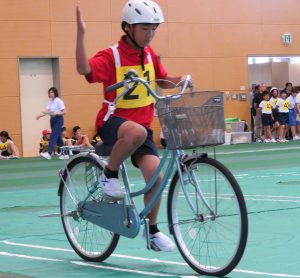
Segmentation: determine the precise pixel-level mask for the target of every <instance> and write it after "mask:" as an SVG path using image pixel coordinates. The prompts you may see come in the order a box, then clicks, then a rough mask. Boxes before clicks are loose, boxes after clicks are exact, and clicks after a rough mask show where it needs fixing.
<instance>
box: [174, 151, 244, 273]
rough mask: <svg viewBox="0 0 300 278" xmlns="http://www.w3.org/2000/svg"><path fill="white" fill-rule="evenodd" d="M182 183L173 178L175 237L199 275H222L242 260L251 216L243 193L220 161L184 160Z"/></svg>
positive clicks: (205, 159)
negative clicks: (184, 169)
mask: <svg viewBox="0 0 300 278" xmlns="http://www.w3.org/2000/svg"><path fill="white" fill-rule="evenodd" d="M185 166H186V171H185V172H184V174H183V180H184V184H183V185H182V184H181V182H180V178H179V175H178V173H176V174H175V176H174V178H173V180H172V182H171V186H170V192H169V196H168V219H169V225H170V230H171V233H172V234H173V236H174V239H175V242H176V244H177V247H178V249H179V251H180V253H181V254H182V256H183V258H184V259H185V261H186V262H187V263H188V264H189V265H190V266H191V267H192V268H193V269H194V270H195V271H196V272H198V273H199V274H204V275H215V276H223V275H226V274H228V273H229V272H230V271H232V270H233V268H234V267H235V266H236V265H237V264H238V262H239V261H240V259H241V257H242V255H243V253H244V250H245V246H246V242H247V235H248V218H247V210H246V205H245V201H244V197H243V194H242V191H241V189H240V187H239V185H238V183H237V181H236V179H235V178H234V176H233V175H232V174H231V173H230V171H229V170H228V169H227V168H226V167H225V166H224V165H222V164H221V163H220V162H218V161H216V160H214V159H211V158H208V157H201V158H200V157H199V158H197V159H191V160H189V161H187V162H186V164H185Z"/></svg>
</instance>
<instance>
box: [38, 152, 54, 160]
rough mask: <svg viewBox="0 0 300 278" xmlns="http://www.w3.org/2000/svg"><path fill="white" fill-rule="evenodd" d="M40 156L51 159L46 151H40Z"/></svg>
mask: <svg viewBox="0 0 300 278" xmlns="http://www.w3.org/2000/svg"><path fill="white" fill-rule="evenodd" d="M40 156H42V157H44V158H46V159H48V160H50V159H51V155H50V154H49V153H48V152H44V153H40Z"/></svg>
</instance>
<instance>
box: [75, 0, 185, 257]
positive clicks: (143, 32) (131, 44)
mask: <svg viewBox="0 0 300 278" xmlns="http://www.w3.org/2000/svg"><path fill="white" fill-rule="evenodd" d="M163 22H164V17H163V13H162V11H161V9H160V7H159V6H158V5H157V4H156V3H155V2H153V1H150V0H144V1H140V0H131V1H128V2H127V3H126V4H125V6H124V9H123V16H122V30H123V31H124V32H125V35H124V36H122V37H121V39H120V40H119V42H118V44H117V45H115V46H113V47H111V48H108V49H105V50H102V51H99V52H98V53H97V54H96V55H95V56H94V57H92V58H91V59H89V60H88V58H87V54H86V50H85V43H84V36H85V31H86V27H85V23H84V21H83V19H82V17H81V12H80V9H79V6H77V45H76V62H77V71H78V73H79V74H81V75H85V77H86V79H87V81H88V82H91V83H94V82H102V83H103V87H104V101H103V103H102V108H101V109H100V111H99V113H98V115H97V119H96V125H97V128H98V133H99V135H100V137H101V139H102V141H103V142H104V144H106V145H110V146H113V148H112V152H111V155H110V158H109V161H108V165H107V167H106V168H105V169H104V173H103V174H102V175H101V177H100V182H101V184H102V185H103V186H104V192H105V194H106V195H108V196H110V197H113V198H116V199H122V198H123V196H124V192H123V191H122V189H121V187H120V184H119V182H118V170H119V167H120V164H121V163H122V162H123V161H124V160H125V159H126V158H128V157H130V156H131V160H132V162H133V164H134V166H136V167H138V168H140V170H141V172H142V174H143V176H144V179H145V181H146V182H148V181H149V180H150V179H151V177H152V176H153V174H154V172H155V170H156V169H157V167H158V165H159V162H160V160H159V158H158V152H157V148H156V146H155V144H154V142H153V131H152V130H151V129H150V125H151V122H152V120H153V116H154V99H153V97H152V96H151V95H149V94H148V92H147V90H146V89H145V88H144V86H137V87H133V89H132V90H131V91H130V92H129V93H128V94H126V95H125V96H124V97H123V98H121V99H120V100H119V101H118V102H117V105H116V110H115V111H114V113H113V114H112V115H109V114H107V113H108V107H109V103H110V102H112V101H113V100H114V99H115V97H116V95H118V94H120V93H121V91H122V89H120V90H116V91H115V92H111V93H107V92H106V88H107V87H108V86H110V85H112V84H115V83H117V82H120V81H122V80H123V79H124V74H125V73H127V72H128V71H129V70H130V69H134V70H135V71H136V73H137V75H138V76H139V77H141V78H144V79H145V80H148V81H150V80H154V79H165V80H169V81H171V82H172V83H175V84H177V83H179V82H180V81H181V79H182V78H181V77H170V76H168V74H167V71H166V70H165V68H164V67H163V66H162V64H161V63H160V61H159V59H158V56H157V55H156V53H155V52H154V51H153V49H152V48H151V46H150V45H149V44H150V42H151V41H152V39H153V37H154V35H155V31H156V29H157V27H158V25H159V24H160V23H163ZM151 86H155V85H154V84H152V85H151ZM159 86H160V87H162V88H170V86H171V85H170V83H168V82H159ZM106 115H108V116H109V117H108V119H106V118H107V117H106ZM161 179H162V174H160V176H159V178H158V179H157V180H156V183H155V185H156V186H158V185H159V183H160V181H161ZM156 186H155V187H154V190H152V191H150V192H148V193H146V194H145V196H144V202H145V204H147V203H148V202H149V201H150V200H151V198H152V196H153V195H154V193H155V189H156ZM160 200H161V198H160V199H159V201H158V202H157V203H156V204H155V205H154V207H153V209H152V211H151V213H150V215H149V224H150V239H151V244H152V245H153V247H154V249H155V250H158V251H159V250H160V251H172V250H173V249H174V244H173V242H172V241H171V239H169V238H168V237H167V236H166V235H164V234H163V233H161V232H160V231H159V229H158V227H157V216H158V211H159V207H160Z"/></svg>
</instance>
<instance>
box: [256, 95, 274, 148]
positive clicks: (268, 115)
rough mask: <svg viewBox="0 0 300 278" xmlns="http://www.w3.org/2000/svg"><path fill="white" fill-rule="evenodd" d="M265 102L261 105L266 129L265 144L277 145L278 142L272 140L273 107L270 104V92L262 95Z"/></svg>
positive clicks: (262, 118) (263, 123)
mask: <svg viewBox="0 0 300 278" xmlns="http://www.w3.org/2000/svg"><path fill="white" fill-rule="evenodd" d="M262 96H263V100H262V101H261V102H260V104H259V108H260V110H261V120H262V125H263V128H264V137H265V138H264V142H265V143H275V142H276V140H274V139H273V138H272V133H271V126H272V124H273V115H272V105H271V102H270V95H269V92H268V91H264V92H263V93H262Z"/></svg>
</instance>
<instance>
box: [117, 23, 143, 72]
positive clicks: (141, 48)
mask: <svg viewBox="0 0 300 278" xmlns="http://www.w3.org/2000/svg"><path fill="white" fill-rule="evenodd" d="M126 24H127V23H126V22H122V30H123V31H124V33H125V34H126V36H127V38H128V39H129V40H130V41H131V42H132V43H133V44H134V45H135V46H136V47H137V48H138V49H139V50H141V66H142V70H143V71H144V70H145V65H144V48H143V47H141V46H139V45H138V43H137V42H136V40H135V38H134V29H135V28H134V27H135V25H134V24H132V26H133V36H132V37H131V36H130V34H129V33H128V32H127V31H126V29H125V25H126Z"/></svg>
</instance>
